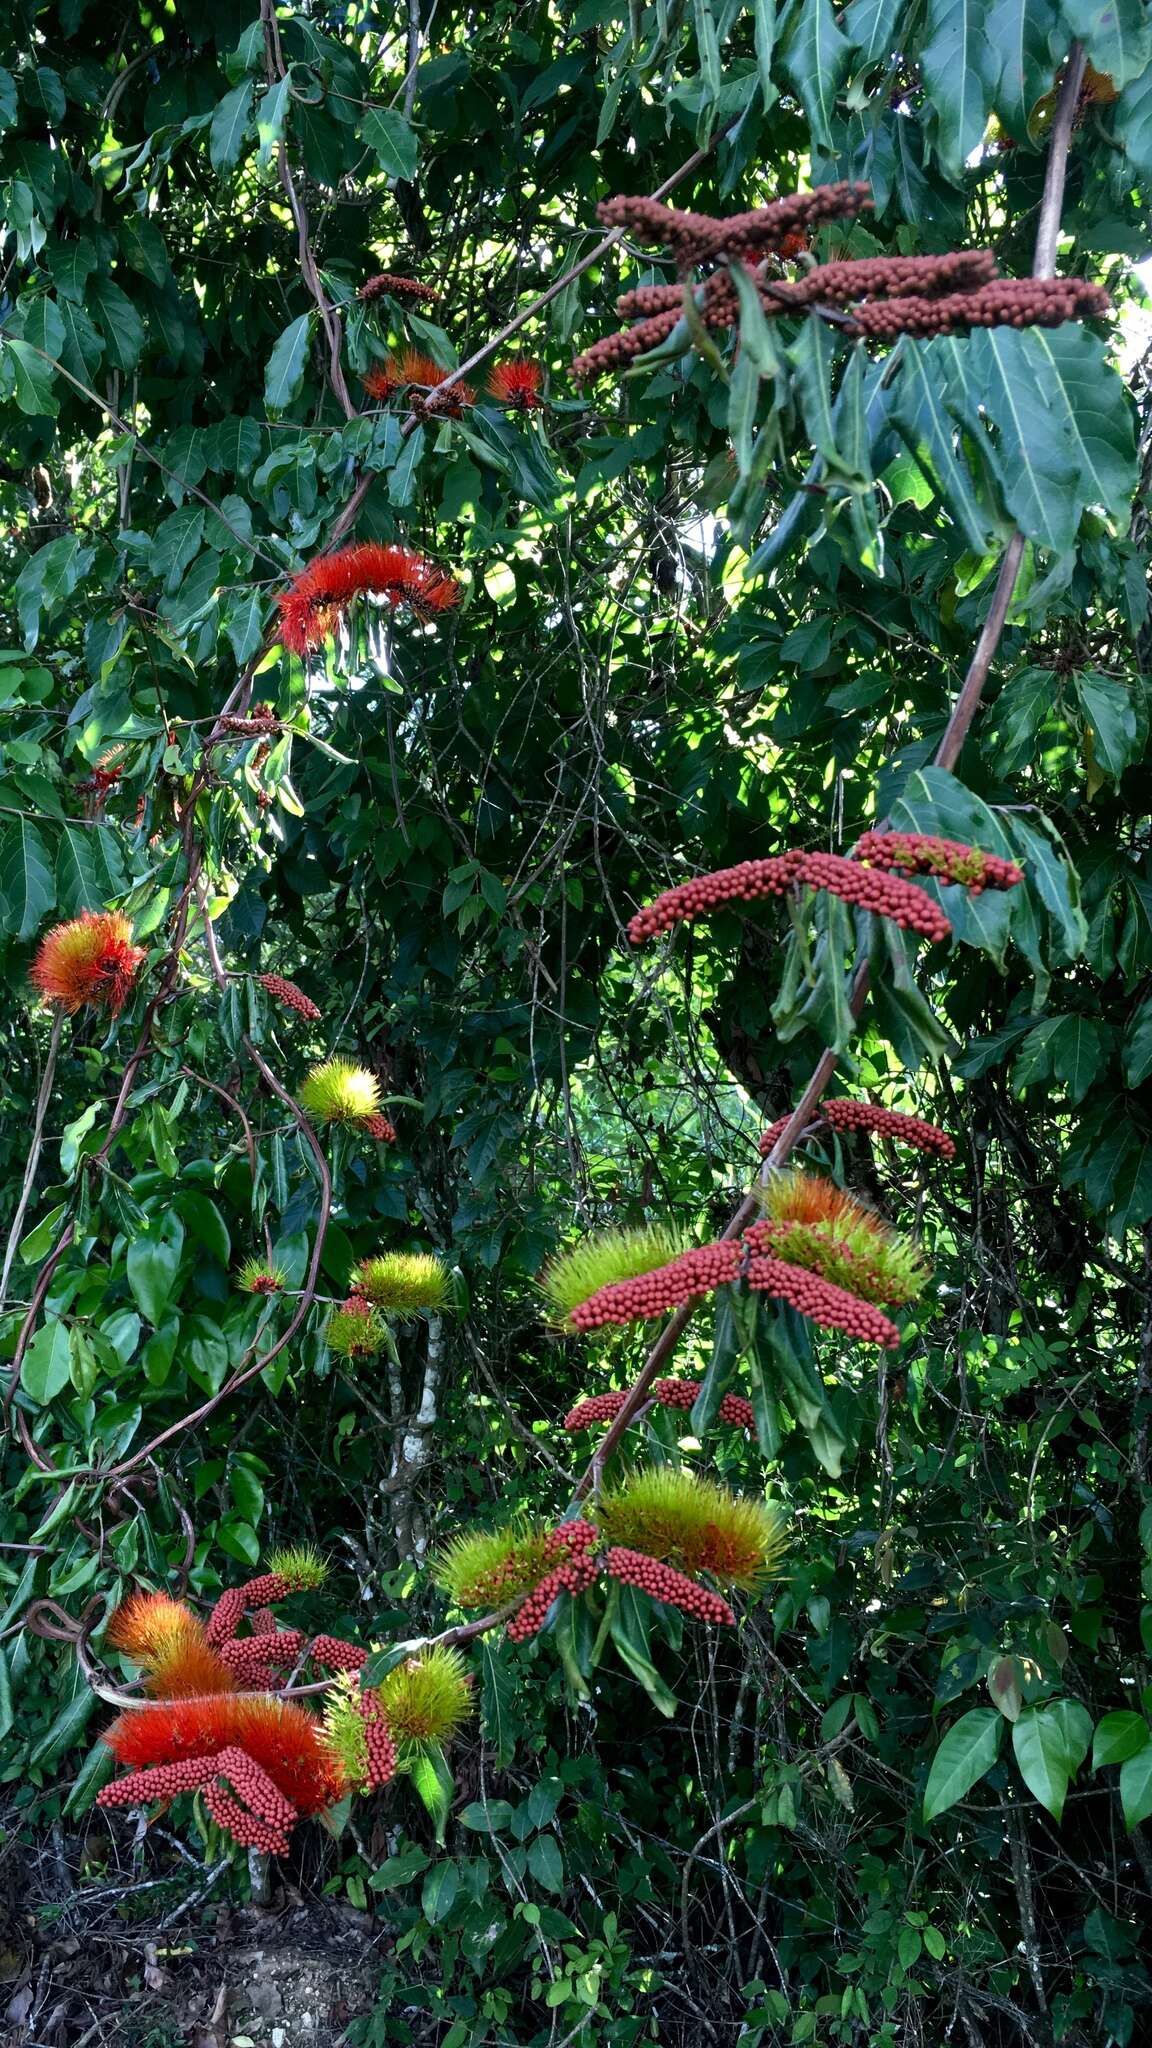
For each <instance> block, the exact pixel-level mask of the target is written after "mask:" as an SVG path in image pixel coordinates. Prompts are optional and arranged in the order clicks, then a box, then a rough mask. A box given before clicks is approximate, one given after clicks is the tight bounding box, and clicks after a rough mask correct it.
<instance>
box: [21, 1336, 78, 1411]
mask: <svg viewBox="0 0 1152 2048" xmlns="http://www.w3.org/2000/svg"><path fill="white" fill-rule="evenodd" d="M71 1377H72V1373H71V1352H70V1349H69V1342H68V1325H67V1324H66V1323H61V1322H52V1323H42V1324H41V1326H40V1328H39V1329H38V1330H37V1332H36V1334H35V1336H34V1337H33V1339H32V1341H31V1343H30V1344H29V1346H28V1349H27V1351H26V1352H25V1353H24V1368H23V1371H22V1372H21V1375H20V1384H21V1386H22V1387H23V1389H24V1392H25V1393H26V1394H27V1396H28V1398H29V1400H30V1401H35V1402H36V1404H37V1406H38V1407H40V1408H45V1407H47V1405H48V1403H49V1401H54V1400H55V1398H56V1396H57V1394H62V1393H63V1391H64V1389H65V1387H66V1386H68V1385H70V1384H71Z"/></svg>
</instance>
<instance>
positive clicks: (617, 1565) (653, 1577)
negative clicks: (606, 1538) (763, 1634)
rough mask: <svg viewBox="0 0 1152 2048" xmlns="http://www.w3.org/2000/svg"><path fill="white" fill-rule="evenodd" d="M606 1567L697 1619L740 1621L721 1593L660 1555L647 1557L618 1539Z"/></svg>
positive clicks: (732, 1623)
mask: <svg viewBox="0 0 1152 2048" xmlns="http://www.w3.org/2000/svg"><path fill="white" fill-rule="evenodd" d="M604 1569H605V1571H606V1572H607V1573H608V1575H609V1577H610V1578H613V1579H618V1580H619V1581H620V1584H621V1585H622V1586H635V1587H636V1589H637V1591H638V1592H641V1593H647V1594H648V1595H649V1597H650V1598H651V1599H653V1600H662V1601H663V1602H664V1604H665V1606H666V1607H679V1608H680V1609H681V1611H682V1612H683V1613H684V1614H688V1615H691V1617H692V1619H693V1621H707V1622H714V1623H716V1624H718V1625H720V1626H721V1627H727V1628H734V1627H735V1625H736V1616H735V1615H734V1614H733V1612H732V1609H731V1608H730V1607H729V1605H728V1602H727V1601H726V1600H722V1599H721V1597H720V1595H719V1593H713V1592H711V1591H710V1590H709V1588H708V1587H707V1586H700V1585H697V1583H696V1581H695V1579H689V1578H685V1576H684V1573H683V1572H678V1571H676V1570H675V1569H674V1568H673V1566H672V1565H670V1564H661V1563H660V1561H659V1559H658V1558H655V1557H647V1556H646V1555H645V1553H644V1552H643V1551H642V1550H626V1549H625V1548H624V1547H623V1545H622V1544H618V1543H615V1544H613V1546H612V1548H611V1549H610V1550H609V1551H608V1553H607V1555H606V1557H605V1559H604Z"/></svg>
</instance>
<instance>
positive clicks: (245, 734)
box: [216, 704, 280, 739]
mask: <svg viewBox="0 0 1152 2048" xmlns="http://www.w3.org/2000/svg"><path fill="white" fill-rule="evenodd" d="M216 723H217V724H218V726H219V727H220V730H221V732H231V733H235V734H236V735H237V736H238V737H239V738H241V739H256V738H261V739H270V738H271V737H272V735H273V734H274V733H278V732H279V731H280V720H279V719H278V718H277V716H276V713H275V712H274V711H272V710H267V709H264V708H263V707H262V706H261V705H259V704H258V705H257V706H256V708H255V709H254V710H253V711H249V712H248V713H247V715H246V716H245V717H243V718H239V717H236V716H235V715H234V714H232V713H228V714H227V715H226V716H225V717H222V718H218V719H217V721H216Z"/></svg>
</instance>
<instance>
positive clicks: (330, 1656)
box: [308, 1636, 368, 1671]
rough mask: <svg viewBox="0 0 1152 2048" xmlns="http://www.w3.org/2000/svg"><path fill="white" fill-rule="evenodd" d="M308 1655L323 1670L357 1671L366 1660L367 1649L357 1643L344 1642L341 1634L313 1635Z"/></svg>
mask: <svg viewBox="0 0 1152 2048" xmlns="http://www.w3.org/2000/svg"><path fill="white" fill-rule="evenodd" d="M308 1655H309V1657H310V1658H311V1660H312V1662H313V1663H314V1664H322V1665H323V1666H324V1669H325V1671H359V1670H361V1669H362V1667H363V1666H364V1665H365V1664H366V1663H367V1662H368V1652H367V1650H363V1649H361V1647H360V1645H359V1643H348V1642H345V1640H344V1638H343V1636H313V1638H312V1641H311V1643H310V1645H309V1648H308Z"/></svg>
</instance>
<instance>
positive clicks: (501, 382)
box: [488, 356, 544, 412]
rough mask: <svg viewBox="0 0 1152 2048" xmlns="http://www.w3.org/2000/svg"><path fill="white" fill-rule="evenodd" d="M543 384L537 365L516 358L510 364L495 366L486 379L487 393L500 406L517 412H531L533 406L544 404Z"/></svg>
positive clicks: (522, 358)
mask: <svg viewBox="0 0 1152 2048" xmlns="http://www.w3.org/2000/svg"><path fill="white" fill-rule="evenodd" d="M543 383H544V372H543V370H542V369H541V367H540V365H539V363H534V362H531V361H530V360H529V359H528V357H526V356H517V357H515V358H513V360H512V361H511V362H507V363H497V364H496V367H495V369H494V370H493V372H492V375H491V376H490V377H489V379H488V392H489V396H490V397H492V398H495V399H496V400H497V401H498V403H499V404H500V405H508V406H512V407H513V408H514V409H515V411H517V412H531V410H532V408H533V406H536V405H543V403H544V398H543V393H542V386H543Z"/></svg>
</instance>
